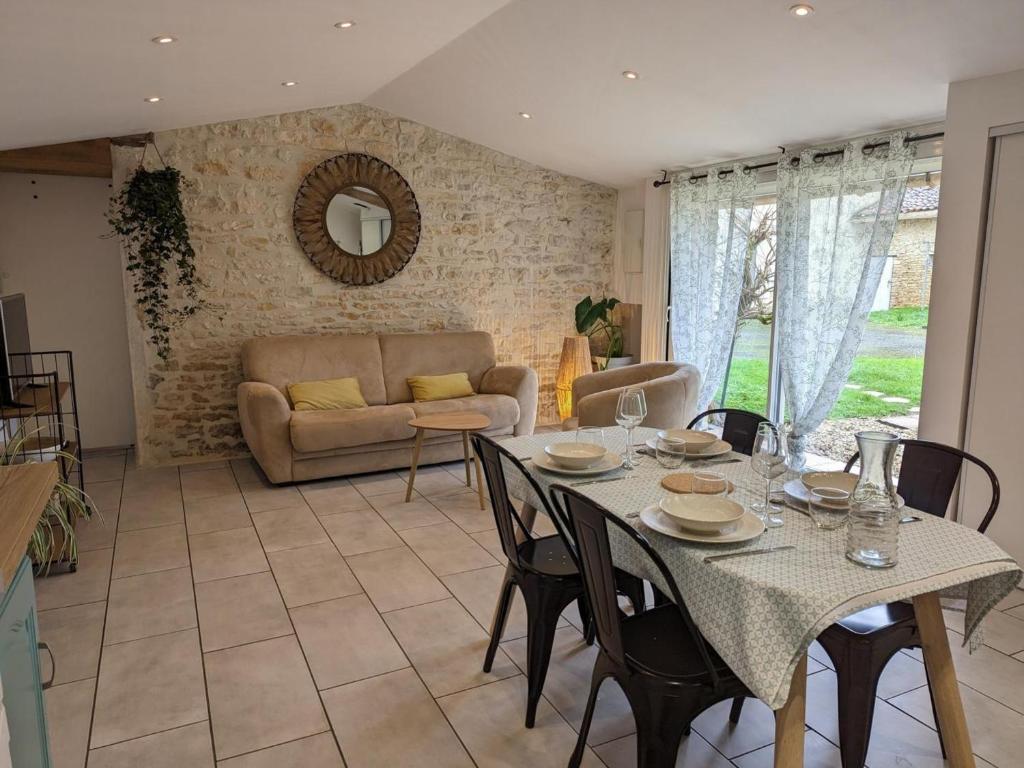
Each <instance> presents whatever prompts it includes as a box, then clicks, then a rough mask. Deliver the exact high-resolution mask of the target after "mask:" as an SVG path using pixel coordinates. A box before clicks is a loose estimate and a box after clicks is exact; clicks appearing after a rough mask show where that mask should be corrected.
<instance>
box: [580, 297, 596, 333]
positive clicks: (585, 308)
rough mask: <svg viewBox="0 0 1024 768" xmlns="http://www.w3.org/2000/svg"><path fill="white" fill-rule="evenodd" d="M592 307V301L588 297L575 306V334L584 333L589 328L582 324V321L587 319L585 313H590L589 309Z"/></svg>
mask: <svg viewBox="0 0 1024 768" xmlns="http://www.w3.org/2000/svg"><path fill="white" fill-rule="evenodd" d="M593 306H594V300H593V299H591V298H590V297H589V296H587V297H586V298H584V299H582V300H581V301H580V303H579V304H577V305H576V333H586V332H587V328H589V327H590V326H589V325H587V324H584V322H583V321H584V320H585V319H586V317H587V313H588V312H590V309H591V307H593Z"/></svg>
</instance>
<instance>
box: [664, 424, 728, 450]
mask: <svg viewBox="0 0 1024 768" xmlns="http://www.w3.org/2000/svg"><path fill="white" fill-rule="evenodd" d="M658 437H669V438H673V439H675V440H685V441H686V452H687V453H702V452H703V451H706V450H707V449H708V448H710V447H711V446H712V445H714V444H715V443H717V442H718V435H716V434H714V433H713V432H702V431H700V430H697V429H662V430H659V431H658Z"/></svg>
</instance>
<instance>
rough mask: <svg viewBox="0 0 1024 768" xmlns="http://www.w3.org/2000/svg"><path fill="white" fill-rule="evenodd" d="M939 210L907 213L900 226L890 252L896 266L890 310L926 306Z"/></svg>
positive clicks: (902, 217) (929, 289)
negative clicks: (936, 214)
mask: <svg viewBox="0 0 1024 768" xmlns="http://www.w3.org/2000/svg"><path fill="white" fill-rule="evenodd" d="M935 222H936V218H935V211H927V212H923V213H910V214H904V215H903V216H901V217H900V220H899V222H897V224H896V230H895V231H894V232H893V236H892V244H891V245H890V246H889V253H890V254H892V255H893V256H895V257H896V258H895V259H893V264H892V288H891V290H890V293H889V306H890V307H893V308H895V307H926V306H928V296H929V293H930V292H931V284H932V254H933V253H934V252H935Z"/></svg>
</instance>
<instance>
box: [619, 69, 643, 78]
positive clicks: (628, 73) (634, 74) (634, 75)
mask: <svg viewBox="0 0 1024 768" xmlns="http://www.w3.org/2000/svg"><path fill="white" fill-rule="evenodd" d="M622 76H623V77H624V78H626V79H627V80H639V79H640V73H639V72H634V71H633V70H632V69H627V70H626V71H625V72H623V73H622Z"/></svg>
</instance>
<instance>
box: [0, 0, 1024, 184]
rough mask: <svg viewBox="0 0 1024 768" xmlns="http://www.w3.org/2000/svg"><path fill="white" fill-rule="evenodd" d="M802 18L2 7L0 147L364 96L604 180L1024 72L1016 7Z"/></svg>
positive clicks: (851, 8) (998, 1) (1023, 24)
mask: <svg viewBox="0 0 1024 768" xmlns="http://www.w3.org/2000/svg"><path fill="white" fill-rule="evenodd" d="M811 2H812V3H813V4H814V5H815V6H816V8H817V12H816V13H815V14H813V15H812V16H810V17H808V18H805V19H795V18H793V17H792V16H790V14H789V13H788V10H787V9H788V7H789V6H790V5H791V0H634V1H633V2H623V0H512V1H511V2H509V0H430V2H426V0H388V1H387V2H383V1H382V0H342V1H341V2H337V1H334V2H329V1H328V0H301V2H295V0H293V2H291V3H289V2H284V0H216V1H211V0H177V1H176V2H174V3H151V2H140V1H139V0H134V1H132V0H91V1H90V2H72V1H71V0H65V1H64V2H61V1H60V0H2V9H0V73H2V76H0V113H2V119H0V148H6V147H15V146H29V145H36V144H44V143H50V142H57V141H70V140H74V139H80V138H92V137H96V136H111V135H118V134H124V133H134V132H138V131H145V130H159V129H163V128H170V127H179V126H186V125H195V124H200V123H205V122H212V121H217V120H226V119H232V118H240V117H248V116H255V115H262V114H271V113H275V112H285V111H290V110H296V109H303V108H307V107H312V106H323V105H328V104H341V103H348V102H354V101H364V102H366V103H369V104H372V105H375V106H378V107H381V108H383V109H386V110H388V111H391V112H394V113H396V114H399V115H403V116H406V117H409V118H411V119H414V120H418V121H420V122H423V123H426V124H427V125H431V126H433V127H435V128H439V129H441V130H444V131H448V132H450V133H453V134H456V135H458V136H463V137H465V138H467V139H470V140H473V141H476V142H479V143H481V144H485V145H487V146H491V147H494V148H496V149H499V150H502V151H504V152H508V153H509V154H512V155H516V156H518V157H522V158H524V159H526V160H530V161H533V162H535V163H538V164H540V165H543V166H547V167H550V168H554V169H557V170H560V171H564V172H567V173H573V174H576V175H578V176H582V177H584V178H588V179H593V180H595V181H601V182H605V183H609V184H614V185H617V186H622V185H625V184H628V183H631V182H633V181H635V180H637V179H639V178H640V177H642V176H645V175H649V174H651V173H653V172H655V171H657V170H658V169H660V168H676V167H692V166H698V165H703V164H706V163H709V162H715V161H718V160H722V159H729V158H739V157H749V156H755V155H760V154H765V153H768V152H771V151H773V150H774V148H775V146H776V145H778V144H796V143H805V142H813V141H820V140H827V139H831V138H836V137H844V136H851V135H857V134H864V133H869V132H872V131H875V130H882V129H885V128H889V127H895V126H901V125H914V124H919V123H923V122H927V121H932V120H935V119H941V117H942V115H943V113H944V110H945V101H946V85H947V84H948V83H949V82H952V81H956V80H962V79H965V78H970V77H976V76H981V75H986V74H991V73H996V72H1004V71H1009V70H1013V69H1020V68H1024V45H1022V44H1021V40H1022V39H1024V0H984V2H980V1H979V0H898V1H896V2H894V0H811ZM345 18H354V19H356V20H357V22H358V24H357V26H356V27H355V28H353V29H351V30H347V31H339V30H337V29H335V28H334V27H333V24H334V22H336V21H341V20H343V19H345ZM158 34H172V35H176V36H178V37H180V41H179V42H177V43H175V44H173V45H168V46H157V45H154V44H153V43H150V42H149V39H150V38H151V37H153V36H155V35H158ZM625 69H634V70H637V71H639V72H640V73H641V78H640V79H639V80H637V81H627V80H625V79H624V78H622V77H621V74H620V73H621V72H622V70H625ZM283 80H298V81H300V84H299V86H297V87H295V88H283V87H281V86H280V82H281V81H283ZM151 94H156V95H159V96H161V97H162V98H163V101H161V103H159V104H156V105H149V104H145V103H144V102H143V98H144V97H145V96H148V95H151ZM520 111H527V112H530V113H532V114H533V115H534V118H533V119H532V120H523V119H522V118H520V117H518V114H517V113H519V112H520Z"/></svg>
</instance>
